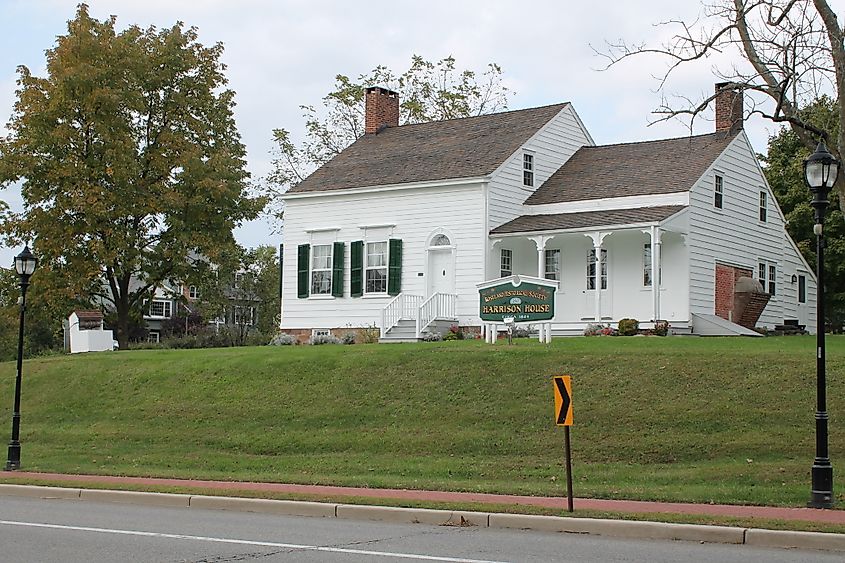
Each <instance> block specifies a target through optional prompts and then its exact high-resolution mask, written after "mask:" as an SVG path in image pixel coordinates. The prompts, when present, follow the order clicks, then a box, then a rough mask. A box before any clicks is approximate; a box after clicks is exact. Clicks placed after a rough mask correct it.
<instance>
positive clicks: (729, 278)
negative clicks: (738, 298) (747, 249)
mask: <svg viewBox="0 0 845 563" xmlns="http://www.w3.org/2000/svg"><path fill="white" fill-rule="evenodd" d="M752 275H753V272H752V271H751V270H746V269H744V268H735V267H733V266H726V265H724V264H716V306H715V314H716V316H719V317H722V318H723V319H728V320H733V321H734V322H737V321H738V320H739V319H737V318H736V315H735V314H734V311H735V304H734V288H735V287H736V282H737V280H738V279H739V278H741V277H751V276H752Z"/></svg>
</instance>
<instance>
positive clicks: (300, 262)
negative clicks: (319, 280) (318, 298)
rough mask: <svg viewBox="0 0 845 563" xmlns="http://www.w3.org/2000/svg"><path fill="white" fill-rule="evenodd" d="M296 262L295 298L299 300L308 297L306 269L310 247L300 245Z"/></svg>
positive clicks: (307, 274)
mask: <svg viewBox="0 0 845 563" xmlns="http://www.w3.org/2000/svg"><path fill="white" fill-rule="evenodd" d="M298 251H299V254H298V255H297V262H296V273H297V278H296V281H297V283H296V296H297V297H299V298H300V299H303V298H305V297H308V281H309V280H308V278H309V277H310V276H309V271H310V268H309V267H308V260H309V259H310V258H311V245H310V244H300V245H299V248H298Z"/></svg>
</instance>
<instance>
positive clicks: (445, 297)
mask: <svg viewBox="0 0 845 563" xmlns="http://www.w3.org/2000/svg"><path fill="white" fill-rule="evenodd" d="M457 301H458V296H457V295H456V294H454V293H434V294H432V296H431V297H429V298H428V299H426V300H425V301H423V302H422V304H421V305H420V306H419V312H418V314H417V338H419V337H420V335H421V334H422V332H423V331H424V330H425V329H426V328H428V326H429V325H430V324H431V323H432V322H434V321H435V320H436V319H455V318H457V315H456V313H457Z"/></svg>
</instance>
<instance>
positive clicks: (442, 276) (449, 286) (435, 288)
mask: <svg viewBox="0 0 845 563" xmlns="http://www.w3.org/2000/svg"><path fill="white" fill-rule="evenodd" d="M452 252H453V249H452V248H451V247H447V248H437V249H436V250H429V251H428V295H433V294H435V293H455V269H454V268H455V266H454V261H453V260H452Z"/></svg>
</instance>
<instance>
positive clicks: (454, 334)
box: [443, 325, 464, 340]
mask: <svg viewBox="0 0 845 563" xmlns="http://www.w3.org/2000/svg"><path fill="white" fill-rule="evenodd" d="M463 339H464V333H463V331H462V330H461V327H459V326H458V325H452V326H450V327H449V332H447V333H446V334H445V335H443V340H463Z"/></svg>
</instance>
